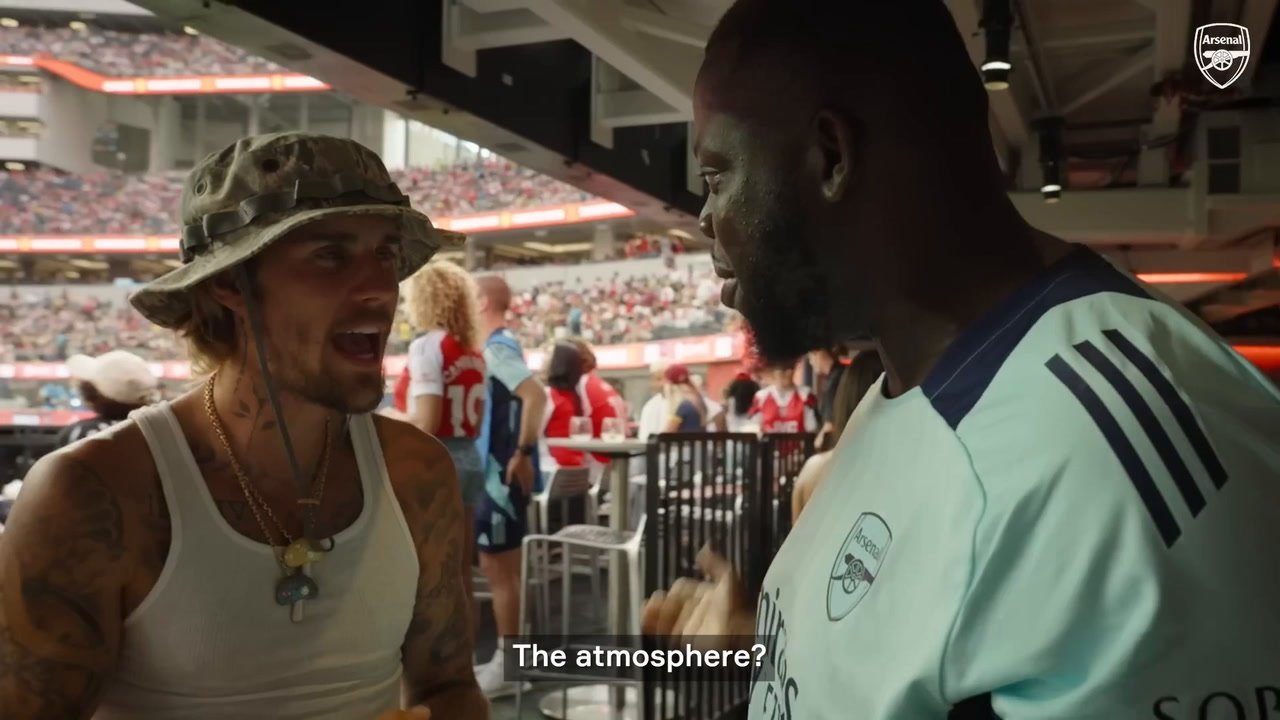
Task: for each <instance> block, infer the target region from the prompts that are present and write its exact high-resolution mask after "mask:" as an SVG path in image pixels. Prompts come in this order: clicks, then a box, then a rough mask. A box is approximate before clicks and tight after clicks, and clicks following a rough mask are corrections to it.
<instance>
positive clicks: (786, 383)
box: [747, 363, 818, 434]
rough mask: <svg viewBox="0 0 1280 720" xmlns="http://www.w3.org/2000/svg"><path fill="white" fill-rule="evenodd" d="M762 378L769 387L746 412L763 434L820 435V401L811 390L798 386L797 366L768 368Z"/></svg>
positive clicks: (765, 388)
mask: <svg viewBox="0 0 1280 720" xmlns="http://www.w3.org/2000/svg"><path fill="white" fill-rule="evenodd" d="M763 375H764V379H765V382H766V383H767V384H766V385H765V386H764V388H762V389H761V390H760V392H758V393H756V398H755V401H754V402H752V404H751V410H750V412H748V413H747V414H748V415H749V416H751V417H753V418H755V419H756V420H757V421H758V422H759V423H760V432H761V433H764V434H769V433H801V432H810V433H811V432H817V431H818V414H817V410H816V408H817V406H818V400H817V398H816V397H815V396H814V394H813V393H811V392H809V389H808V388H803V387H798V386H797V385H796V381H795V366H794V365H792V364H790V363H788V364H784V365H777V366H774V367H769V368H766V369H765V371H764V373H763Z"/></svg>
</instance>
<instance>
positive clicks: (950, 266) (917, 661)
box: [645, 0, 1280, 720]
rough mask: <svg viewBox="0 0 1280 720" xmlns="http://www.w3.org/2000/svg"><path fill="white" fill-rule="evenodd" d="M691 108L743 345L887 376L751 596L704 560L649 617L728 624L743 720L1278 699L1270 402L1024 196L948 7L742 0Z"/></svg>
mask: <svg viewBox="0 0 1280 720" xmlns="http://www.w3.org/2000/svg"><path fill="white" fill-rule="evenodd" d="M694 112H695V131H696V137H695V155H696V157H697V160H698V163H699V165H700V169H701V173H702V175H703V177H704V178H706V182H707V190H708V192H707V201H706V207H705V208H704V210H703V213H702V217H701V223H702V228H703V231H704V232H705V233H706V234H707V235H708V236H709V237H711V238H712V239H713V240H714V241H715V245H714V250H713V259H714V261H715V264H716V267H717V271H718V272H719V273H720V274H721V275H722V276H724V277H726V278H728V280H727V282H726V283H725V286H724V289H723V291H722V296H723V298H724V301H725V302H726V304H729V305H731V306H733V307H735V308H737V309H739V310H741V311H742V312H743V314H744V315H745V317H746V319H747V320H748V321H749V322H750V324H751V326H752V329H753V331H754V335H755V338H756V341H757V343H758V346H759V349H760V352H761V354H762V355H763V356H764V357H765V358H766V359H770V360H787V359H791V358H796V357H799V356H800V355H801V354H803V353H805V352H806V351H808V350H811V349H813V348H818V347H830V346H831V345H832V344H834V343H836V342H840V341H845V340H852V339H865V338H873V339H874V341H875V343H876V345H877V346H878V350H879V352H880V353H881V356H882V357H883V359H884V362H885V366H886V370H887V372H886V374H885V375H884V376H883V377H882V378H881V379H880V381H879V382H878V383H877V384H876V385H875V386H873V387H872V389H871V390H870V391H868V393H867V395H866V396H865V397H864V398H863V400H862V402H861V403H860V404H859V406H858V407H857V409H856V410H855V412H854V414H853V416H852V418H851V419H850V421H849V424H848V426H847V427H846V429H845V432H844V434H843V435H842V438H841V441H840V444H839V446H838V447H837V448H836V450H835V455H834V457H833V459H832V460H831V462H830V465H829V467H828V470H827V476H826V479H825V480H824V482H823V483H822V485H821V487H820V488H819V489H818V490H817V491H816V492H815V494H814V496H813V498H812V500H811V502H810V504H809V506H808V507H807V508H806V511H805V513H804V514H803V516H802V517H801V518H800V520H799V522H798V524H797V526H796V527H795V528H794V529H793V530H792V532H791V535H790V536H789V537H788V538H787V541H786V543H785V545H784V546H783V548H782V549H781V551H780V552H779V554H778V556H777V557H776V558H775V559H774V562H773V564H772V567H771V568H770V570H769V572H768V574H767V576H766V578H765V580H764V584H763V587H762V590H761V593H760V596H759V598H758V602H757V603H755V605H754V607H753V606H752V604H751V603H749V602H746V601H745V598H742V597H741V595H740V594H739V591H738V587H737V586H738V583H737V582H736V579H735V578H734V576H733V574H732V572H730V571H729V570H728V569H727V568H725V567H724V566H723V563H722V561H718V560H714V559H713V560H711V561H709V562H708V567H707V569H708V571H709V575H711V579H712V580H713V581H714V582H713V583H712V584H710V585H699V584H696V583H693V582H685V583H680V584H678V585H677V586H674V587H673V588H672V589H671V591H670V592H669V593H666V594H664V595H659V596H656V597H655V598H654V599H653V601H651V603H650V604H649V605H648V606H647V607H646V609H645V622H646V625H647V626H648V627H649V629H650V631H651V632H655V633H662V634H683V635H710V634H727V633H735V632H736V633H739V634H742V633H747V632H749V630H748V629H749V628H753V629H754V632H755V634H756V635H757V636H758V637H759V639H760V642H762V643H764V644H765V645H766V647H767V652H766V653H765V656H764V667H763V668H762V670H761V672H760V674H759V675H758V676H757V682H756V683H755V684H754V687H753V689H752V693H751V705H750V713H749V717H750V718H752V720H774V719H781V720H792V719H797V718H798V719H799V720H835V719H837V718H839V719H841V720H843V719H845V718H858V720H899V719H907V720H930V719H933V718H938V719H942V718H955V719H959V718H993V717H998V718H1006V719H1010V720H1011V719H1019V720H1049V719H1050V718H1053V719H1055V720H1057V719H1067V718H1069V719H1071V720H1120V719H1130V718H1154V719H1157V720H1173V719H1177V720H1182V719H1184V718H1185V719H1187V720H1218V719H1223V720H1226V719H1232V720H1235V719H1237V718H1250V719H1257V718H1280V612H1277V609H1276V608H1277V599H1278V598H1280V561H1277V552H1278V550H1277V549H1278V548H1280V523H1277V522H1276V518H1277V508H1280V442H1278V441H1277V436H1276V432H1277V428H1280V393H1278V392H1277V390H1276V388H1275V387H1274V386H1273V385H1272V384H1271V383H1270V382H1269V381H1268V380H1266V379H1265V378H1264V377H1263V376H1262V375H1261V374H1260V373H1258V372H1257V370H1256V369H1255V368H1253V367H1251V366H1250V365H1249V364H1248V363H1247V362H1246V361H1245V360H1243V359H1242V358H1241V357H1240V356H1239V355H1237V354H1236V353H1235V352H1234V351H1233V350H1232V349H1231V348H1230V347H1229V346H1227V345H1226V344H1225V343H1224V342H1223V341H1222V340H1221V338H1219V337H1217V336H1216V335H1215V334H1214V333H1213V332H1212V331H1211V330H1210V329H1208V328H1207V327H1206V326H1205V325H1204V324H1202V323H1201V322H1200V321H1199V320H1198V319H1196V318H1195V317H1193V316H1192V315H1190V314H1189V313H1188V312H1187V311H1186V310H1185V309H1183V308H1181V307H1178V306H1176V305H1174V304H1172V303H1170V302H1168V301H1166V300H1165V299H1163V298H1160V297H1158V296H1156V295H1155V294H1154V293H1153V292H1152V291H1151V290H1150V289H1148V288H1146V287H1144V286H1143V285H1141V284H1140V283H1138V282H1137V281H1135V280H1134V279H1133V278H1132V277H1130V276H1128V275H1126V274H1125V273H1123V272H1121V271H1120V270H1118V269H1116V268H1115V267H1113V266H1112V265H1111V264H1110V263H1109V262H1108V261H1106V260H1105V259H1103V258H1102V257H1101V256H1099V255H1097V254H1096V253H1094V252H1093V251H1092V250H1090V249H1088V248H1085V247H1082V246H1074V245H1071V244H1069V243H1067V242H1064V241H1062V240H1060V239H1058V238H1054V237H1052V236H1049V235H1047V234H1045V233H1043V232H1040V231H1038V230H1036V229H1034V228H1031V227H1030V226H1028V225H1027V224H1026V222H1025V221H1024V220H1023V219H1022V217H1020V216H1019V214H1018V213H1017V211H1016V210H1015V208H1014V207H1013V205H1012V203H1011V202H1010V201H1009V198H1008V196H1007V194H1006V189H1005V185H1006V183H1005V178H1004V176H1003V173H1002V171H1001V169H1000V166H999V164H998V162H997V158H996V155H995V152H994V150H993V142H992V138H991V135H990V131H989V129H988V114H987V99H986V94H985V91H984V89H983V86H982V83H981V81H980V79H979V76H978V74H977V72H976V71H975V69H974V67H973V65H972V63H971V62H970V59H969V55H968V52H967V49H966V46H965V41H964V39H963V38H962V37H961V36H960V33H959V32H958V31H957V28H956V27H955V24H954V21H953V20H952V18H951V17H950V15H949V13H948V12H947V10H946V7H945V6H944V5H943V3H942V2H941V0H897V1H896V2H879V1H876V2H873V1H872V0H786V1H783V0H739V2H737V3H736V4H735V5H734V6H733V7H732V8H731V9H730V10H729V11H728V13H727V14H726V15H725V17H724V18H723V19H722V20H721V22H720V25H719V26H718V27H717V29H716V31H715V33H713V35H712V37H711V39H710V40H709V42H708V45H707V53H706V60H705V62H704V65H703V67H702V70H701V72H700V74H699V77H698V82H697V85H696V88H695V94H694ZM1069 197H1070V196H1069V195H1068V196H1067V198H1068V199H1067V200H1066V201H1064V206H1065V205H1066V203H1067V202H1069ZM686 611H687V612H686Z"/></svg>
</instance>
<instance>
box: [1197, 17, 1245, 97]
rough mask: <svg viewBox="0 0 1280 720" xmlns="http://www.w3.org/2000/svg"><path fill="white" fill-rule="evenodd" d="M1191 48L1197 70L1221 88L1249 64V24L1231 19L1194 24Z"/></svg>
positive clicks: (1238, 75)
mask: <svg viewBox="0 0 1280 720" xmlns="http://www.w3.org/2000/svg"><path fill="white" fill-rule="evenodd" d="M1191 52H1192V55H1193V57H1195V61H1196V67H1198V68H1200V74H1201V75H1204V76H1205V79H1207V80H1208V81H1209V82H1211V83H1213V84H1214V85H1216V86H1218V89H1220V90H1225V89H1226V87H1227V86H1228V85H1230V84H1231V83H1233V82H1235V81H1236V79H1238V78H1239V77H1240V74H1241V73H1243V72H1244V69H1245V66H1247V65H1248V64H1249V28H1247V27H1245V26H1243V25H1236V24H1235V23H1210V24H1208V25H1201V26H1200V27H1198V28H1196V37H1195V40H1193V41H1192V43H1191Z"/></svg>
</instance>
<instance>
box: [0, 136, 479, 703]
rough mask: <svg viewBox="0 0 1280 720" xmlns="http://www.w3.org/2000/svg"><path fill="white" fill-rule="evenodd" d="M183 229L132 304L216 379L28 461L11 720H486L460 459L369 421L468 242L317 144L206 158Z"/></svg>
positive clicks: (257, 143) (386, 181) (375, 173)
mask: <svg viewBox="0 0 1280 720" xmlns="http://www.w3.org/2000/svg"><path fill="white" fill-rule="evenodd" d="M182 226H183V231H182V261H183V265H182V267H180V268H178V269H176V270H174V271H173V272H171V273H169V274H167V275H165V276H163V277H161V278H159V279H157V280H155V281H154V282H152V283H151V284H149V285H147V286H146V287H144V288H143V289H142V290H141V291H139V292H138V293H137V294H136V295H135V296H134V297H133V299H132V302H133V304H134V306H135V307H136V308H137V309H138V310H139V311H140V312H142V314H143V315H145V316H146V317H147V318H149V319H150V320H151V321H152V322H154V323H156V324H157V325H160V326H162V327H166V328H171V329H173V330H176V331H178V332H179V333H181V334H182V335H183V336H184V337H185V338H186V339H187V341H188V344H189V348H190V354H191V358H192V362H193V368H194V369H195V371H196V373H198V374H199V375H201V376H202V380H201V382H200V385H199V386H198V387H197V388H196V389H193V390H192V391H191V392H189V393H187V394H185V395H183V396H182V397H180V398H178V399H176V400H174V401H172V402H168V403H162V404H159V405H155V406H152V407H151V408H146V409H143V410H139V411H137V412H135V413H134V414H133V415H132V417H131V418H130V420H128V421H126V422H124V423H122V424H120V425H118V426H117V427H116V428H114V429H112V431H110V432H109V433H105V434H102V435H99V436H95V437H93V438H90V439H88V440H86V441H84V442H81V443H77V444H75V445H73V446H71V447H69V448H67V449H65V450H61V451H58V452H55V453H53V454H50V455H48V456H46V457H45V458H44V459H42V460H41V461H40V462H39V463H37V464H36V466H35V467H33V468H32V470H31V472H30V474H29V475H28V477H27V482H26V484H25V486H24V487H25V488H26V489H27V492H24V493H23V494H22V498H21V500H20V501H19V502H18V503H17V504H16V506H15V507H14V509H13V513H12V515H11V516H10V518H9V524H8V525H7V527H6V531H5V535H4V541H3V543H0V667H3V668H7V669H9V670H11V671H12V672H5V673H0V708H4V713H0V714H3V715H4V716H5V717H9V713H10V712H12V713H13V717H24V718H25V717H86V716H92V717H95V718H107V719H111V720H113V719H115V718H131V719H133V720H137V719H143V720H146V719H149V718H173V717H182V718H187V719H189V720H213V719H215V718H216V719H223V718H226V719H231V718H236V719H237V720H240V719H243V718H298V719H299V720H301V719H303V718H305V719H306V720H318V719H319V718H332V719H333V720H363V719H366V718H367V719H368V720H374V718H393V717H428V716H429V715H431V714H434V715H435V716H436V717H437V718H446V719H449V720H452V719H454V718H487V717H488V706H487V702H486V700H485V699H484V697H483V696H482V695H481V693H480V691H479V689H478V688H477V686H476V681H475V677H474V675H473V672H472V657H471V637H470V635H469V632H470V627H471V623H470V622H468V621H467V614H468V600H467V596H466V593H465V590H464V588H463V575H462V568H461V566H460V563H461V562H462V559H461V558H462V547H463V536H462V533H463V527H464V526H463V523H462V521H461V520H462V518H461V512H462V503H461V500H460V496H459V486H458V481H457V479H456V477H455V474H454V469H453V466H452V464H451V462H450V460H449V456H448V454H447V453H446V452H445V450H444V448H443V447H441V445H440V444H439V443H438V442H437V441H436V440H434V439H433V438H431V437H430V436H428V435H426V434H424V433H422V432H420V431H418V430H417V429H415V428H413V427H411V426H410V425H408V424H405V423H399V422H395V421H392V420H387V419H385V418H381V417H375V416H373V415H371V414H370V413H371V411H373V410H374V409H375V408H376V407H377V406H378V404H379V402H380V401H381V399H382V396H383V387H384V380H383V371H382V355H383V348H384V346H385V343H386V341H387V337H388V334H389V333H390V331H391V327H392V320H393V317H394V314H395V310H396V305H397V299H398V285H399V281H400V280H402V279H404V278H406V277H408V276H409V275H411V274H412V273H413V272H414V271H416V270H417V269H418V268H419V267H421V266H422V265H423V264H424V263H425V262H426V261H427V260H428V259H429V258H430V257H431V256H432V255H433V254H434V253H436V252H437V251H438V250H440V249H441V248H443V247H446V246H453V245H456V244H457V243H459V242H460V238H459V237H458V236H455V235H453V234H452V233H447V232H443V231H440V230H436V229H435V228H433V227H432V225H431V222H430V220H428V219H427V217H426V216H425V215H423V214H421V213H419V212H417V211H416V210H414V209H412V208H411V207H410V205H409V201H408V198H406V197H405V196H404V194H403V193H402V192H401V191H400V190H399V188H397V187H396V185H395V184H394V183H393V182H392V180H391V178H390V176H389V175H388V173H387V170H386V168H385V167H384V166H383V164H382V161H381V160H380V159H379V158H378V157H377V155H375V154H374V153H373V152H371V151H370V150H368V149H366V148H364V147H362V146H360V145H359V144H357V143H355V142H353V141H350V140H344V139H339V138H332V137H325V136H319V135H310V134H299V133H290V134H280V135H267V136H259V137H251V138H246V139H244V140H241V141H239V142H237V143H235V144H234V145H231V146H229V147H227V148H226V149H224V150H222V151H221V152H219V153H217V154H214V155H211V156H209V157H208V158H205V159H204V160H203V161H202V162H201V163H200V164H199V165H198V166H197V167H196V168H195V169H194V170H193V171H192V172H191V175H190V177H189V178H188V179H187V182H186V185H185V187H184V190H183V197H182ZM402 686H403V691H404V692H403V700H404V702H403V705H402V693H401V690H402ZM402 706H409V707H414V708H415V709H414V710H413V711H402V710H400V708H401V707H402Z"/></svg>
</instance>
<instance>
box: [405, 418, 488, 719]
mask: <svg viewBox="0 0 1280 720" xmlns="http://www.w3.org/2000/svg"><path fill="white" fill-rule="evenodd" d="M393 426H394V427H393ZM379 435H380V436H381V437H382V438H383V447H392V448H396V450H395V452H396V457H397V460H396V461H394V462H393V463H392V464H393V465H394V467H392V468H391V472H392V473H393V481H395V482H396V483H397V484H398V485H399V486H400V487H401V488H402V489H401V491H400V492H399V494H400V496H401V506H402V507H404V508H405V519H406V520H407V521H408V522H409V524H410V527H411V528H412V534H413V537H414V541H415V542H416V543H417V546H418V594H417V599H416V601H415V603H414V609H413V620H412V622H411V623H410V624H409V630H408V633H407V634H406V636H405V640H404V648H403V654H404V677H405V691H406V694H407V701H408V702H406V705H407V706H409V707H412V706H414V705H426V706H428V707H429V708H431V714H432V716H433V717H437V718H445V719H447V720H488V718H489V701H488V700H487V699H486V698H485V697H484V695H483V694H482V693H481V692H480V687H479V685H477V684H476V678H475V672H474V670H473V669H472V664H471V663H472V638H471V624H472V623H471V617H470V615H471V613H470V599H469V598H468V597H467V591H466V587H465V585H464V584H463V575H462V564H463V563H464V562H466V561H465V559H464V558H463V548H464V547H466V545H465V543H464V542H463V536H462V533H463V532H464V529H463V528H464V527H465V525H464V523H463V522H462V493H461V490H460V488H459V486H458V477H457V472H456V471H455V470H454V467H453V460H452V459H451V458H450V457H449V454H448V452H447V451H445V449H444V446H443V445H441V444H440V443H439V442H438V441H436V440H434V439H432V438H430V437H428V436H427V435H425V434H423V433H421V432H419V431H418V430H417V429H415V428H411V427H409V426H407V425H403V424H400V425H398V426H396V424H395V423H380V424H379Z"/></svg>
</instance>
